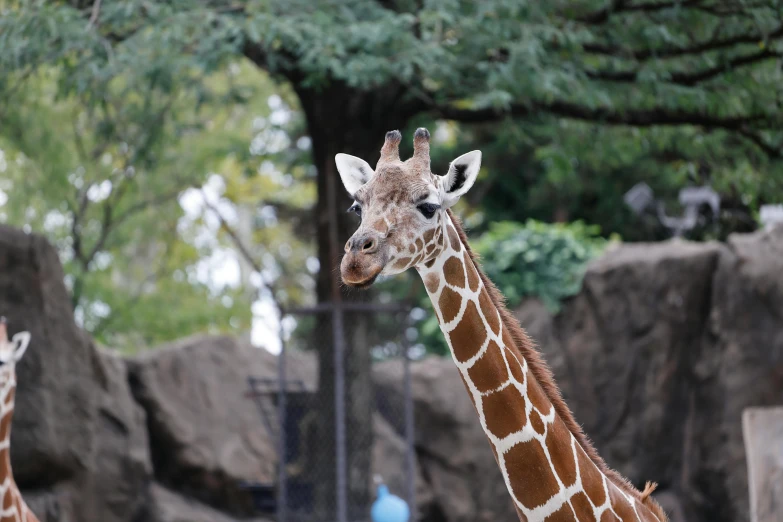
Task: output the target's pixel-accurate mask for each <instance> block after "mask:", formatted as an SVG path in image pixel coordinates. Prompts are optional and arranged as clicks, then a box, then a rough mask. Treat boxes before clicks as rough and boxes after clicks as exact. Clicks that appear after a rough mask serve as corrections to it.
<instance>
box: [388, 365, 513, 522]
mask: <svg viewBox="0 0 783 522" xmlns="http://www.w3.org/2000/svg"><path fill="white" fill-rule="evenodd" d="M402 371H403V369H402V365H401V364H400V363H399V362H387V363H383V364H379V365H376V366H375V368H374V371H373V378H374V380H375V383H376V387H377V389H378V394H380V395H381V396H382V397H383V398H384V400H386V401H394V402H396V403H397V404H398V406H397V407H396V408H397V410H398V411H402V406H401V404H402V384H403V379H402ZM411 381H412V393H413V401H414V408H415V410H414V411H415V423H416V432H415V440H416V456H417V461H418V464H419V466H420V467H421V470H422V471H421V472H422V476H423V477H424V479H425V480H426V482H427V483H428V489H430V490H431V498H432V500H431V501H429V502H422V500H419V501H418V502H417V504H418V507H419V510H420V512H421V515H420V516H421V518H420V519H421V520H447V521H449V522H475V521H476V520H478V519H479V517H482V516H483V517H485V518H487V517H488V518H487V519H488V520H515V519H516V517H517V515H516V513H515V511H514V508H513V505H512V503H511V498H510V497H509V495H508V492H507V491H506V487H505V485H504V483H503V478H502V476H501V474H500V470H499V469H498V466H497V464H496V462H495V458H494V456H493V454H492V450H491V449H490V445H489V442H488V441H487V440H486V437H485V436H484V432H483V431H482V430H481V426H480V425H479V422H478V418H477V417H476V411H475V409H474V408H473V404H472V403H471V402H470V399H469V397H468V394H467V392H466V391H465V389H464V385H463V383H462V380H461V379H460V377H459V374H458V372H457V368H456V366H455V365H454V363H453V362H452V361H451V359H446V358H439V357H429V358H426V359H424V360H423V361H421V362H418V363H415V364H413V365H412V367H411ZM381 411H383V410H381ZM387 420H388V419H387ZM394 422H395V421H394V419H392V420H391V423H392V425H394V424H393V423H394ZM399 429H400V428H399V425H398V427H397V431H399ZM478 478H480V480H477V479H478ZM424 498H425V499H426V497H424Z"/></svg>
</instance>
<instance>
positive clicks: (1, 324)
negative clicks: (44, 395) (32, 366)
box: [0, 317, 38, 522]
mask: <svg viewBox="0 0 783 522" xmlns="http://www.w3.org/2000/svg"><path fill="white" fill-rule="evenodd" d="M29 343H30V333H29V332H19V333H17V334H16V335H14V337H13V339H11V340H10V341H9V340H8V330H7V329H6V324H5V318H4V317H0V498H2V509H0V522H38V519H37V518H36V517H35V515H34V514H33V512H32V511H30V508H28V507H27V504H26V503H25V501H24V499H23V498H22V494H21V493H20V492H19V488H18V487H17V485H16V481H15V480H14V475H13V473H12V471H11V421H12V417H13V414H14V395H15V394H16V363H17V362H18V361H19V360H20V359H21V358H22V356H23V355H24V352H25V350H27V345H28V344H29Z"/></svg>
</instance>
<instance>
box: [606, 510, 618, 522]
mask: <svg viewBox="0 0 783 522" xmlns="http://www.w3.org/2000/svg"><path fill="white" fill-rule="evenodd" d="M601 522H622V521H621V520H620V519H619V518H617V517H616V516H614V513H612V512H611V511H609V510H608V509H607V510H606V511H604V512H603V513H601Z"/></svg>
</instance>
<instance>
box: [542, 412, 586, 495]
mask: <svg viewBox="0 0 783 522" xmlns="http://www.w3.org/2000/svg"><path fill="white" fill-rule="evenodd" d="M531 417H534V415H531ZM546 447H547V450H549V456H550V457H551V458H552V465H553V466H554V467H555V473H557V476H558V477H560V481H561V482H562V483H563V484H564V485H565V486H566V487H568V486H571V485H573V484H574V483H575V482H576V462H575V461H574V452H573V451H571V432H570V431H568V428H567V427H566V425H565V423H564V422H563V421H562V420H561V419H560V417H556V418H555V422H554V424H550V425H549V431H548V433H547V437H546Z"/></svg>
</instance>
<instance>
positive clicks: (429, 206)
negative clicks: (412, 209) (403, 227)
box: [417, 203, 440, 219]
mask: <svg viewBox="0 0 783 522" xmlns="http://www.w3.org/2000/svg"><path fill="white" fill-rule="evenodd" d="M417 208H418V209H419V212H421V214H422V215H423V216H424V217H425V218H427V219H430V218H431V217H432V216H434V215H435V212H437V211H438V209H439V208H440V205H436V204H434V203H422V204H421V205H419V206H418V207H417Z"/></svg>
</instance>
